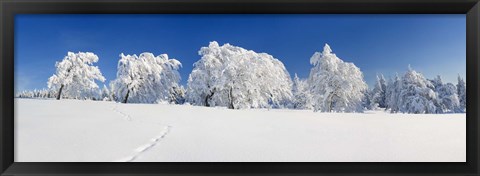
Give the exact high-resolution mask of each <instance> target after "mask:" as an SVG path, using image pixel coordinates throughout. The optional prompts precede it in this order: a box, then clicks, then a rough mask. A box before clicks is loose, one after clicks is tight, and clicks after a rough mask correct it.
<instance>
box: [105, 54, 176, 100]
mask: <svg viewBox="0 0 480 176" xmlns="http://www.w3.org/2000/svg"><path fill="white" fill-rule="evenodd" d="M120 57H121V58H120V60H119V61H118V67H117V78H116V79H115V80H113V81H112V82H111V83H110V87H111V91H112V92H113V94H114V96H115V100H116V101H119V102H122V103H156V102H158V101H168V100H169V98H170V97H171V94H173V93H174V90H175V88H177V87H179V84H178V83H179V81H180V73H179V72H178V69H179V68H180V67H181V63H180V62H179V61H178V60H176V59H169V58H168V55H167V54H161V55H159V56H154V55H153V54H152V53H142V54H140V55H139V56H137V55H124V54H123V53H122V54H121V55H120Z"/></svg>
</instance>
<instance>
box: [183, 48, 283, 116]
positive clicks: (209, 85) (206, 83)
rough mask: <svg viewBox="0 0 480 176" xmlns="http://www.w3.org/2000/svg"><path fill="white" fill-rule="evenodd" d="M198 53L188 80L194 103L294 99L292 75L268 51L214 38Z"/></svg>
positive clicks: (240, 104) (252, 104)
mask: <svg viewBox="0 0 480 176" xmlns="http://www.w3.org/2000/svg"><path fill="white" fill-rule="evenodd" d="M199 55H201V56H202V58H201V59H200V60H199V61H197V62H196V63H194V69H193V70H192V73H191V74H190V76H189V79H188V83H187V85H188V88H187V101H188V102H190V103H192V104H194V105H203V106H226V107H228V108H230V109H242V108H264V107H280V106H283V105H285V104H286V102H287V101H289V100H290V99H291V96H292V92H291V88H292V81H291V79H290V76H289V74H288V72H287V70H286V69H285V66H284V65H283V63H282V62H280V61H279V60H278V59H276V58H274V57H273V56H271V55H269V54H266V53H256V52H254V51H251V50H246V49H243V48H241V47H237V46H232V45H230V44H228V43H227V44H224V45H223V46H219V44H218V43H217V42H215V41H213V42H210V44H209V46H208V47H202V48H201V49H200V51H199Z"/></svg>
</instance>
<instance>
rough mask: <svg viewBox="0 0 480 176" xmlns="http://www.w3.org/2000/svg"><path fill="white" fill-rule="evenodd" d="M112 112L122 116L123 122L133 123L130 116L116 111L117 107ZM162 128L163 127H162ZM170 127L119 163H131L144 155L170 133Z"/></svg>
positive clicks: (166, 127)
mask: <svg viewBox="0 0 480 176" xmlns="http://www.w3.org/2000/svg"><path fill="white" fill-rule="evenodd" d="M112 110H113V111H114V112H116V113H118V114H120V115H122V116H123V117H124V119H125V120H127V121H130V122H131V121H133V119H132V116H130V115H129V114H127V113H124V112H122V111H119V110H118V105H115V107H113V108H112ZM135 121H137V122H140V123H147V122H143V121H138V120H135ZM149 124H152V123H149ZM157 125H161V124H157ZM162 126H163V125H162ZM171 128H172V126H171V125H167V126H165V127H164V128H163V130H162V131H161V132H160V135H159V136H157V137H155V138H152V139H151V140H150V142H149V143H147V144H145V145H142V146H140V147H138V148H137V149H135V150H134V151H135V154H134V155H132V156H130V157H127V158H126V159H122V160H119V161H120V162H132V161H134V160H135V159H137V158H138V157H139V156H140V155H142V154H143V153H145V152H146V151H148V150H150V149H152V148H153V147H154V146H155V145H157V144H158V143H159V142H160V141H161V140H162V139H163V138H165V136H167V134H168V133H169V132H170V130H171Z"/></svg>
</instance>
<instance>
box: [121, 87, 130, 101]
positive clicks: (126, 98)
mask: <svg viewBox="0 0 480 176" xmlns="http://www.w3.org/2000/svg"><path fill="white" fill-rule="evenodd" d="M129 94H130V90H128V91H127V95H125V98H124V99H123V101H122V103H127V101H128V95H129Z"/></svg>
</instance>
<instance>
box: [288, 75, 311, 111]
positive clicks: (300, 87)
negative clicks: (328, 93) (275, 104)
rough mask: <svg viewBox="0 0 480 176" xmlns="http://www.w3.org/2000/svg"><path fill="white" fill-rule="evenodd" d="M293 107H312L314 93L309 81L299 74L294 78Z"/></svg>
mask: <svg viewBox="0 0 480 176" xmlns="http://www.w3.org/2000/svg"><path fill="white" fill-rule="evenodd" d="M292 93H293V100H292V102H293V108H294V109H312V108H313V106H312V95H311V94H310V90H309V89H308V85H307V81H306V80H300V78H298V76H297V74H295V77H294V79H293V86H292Z"/></svg>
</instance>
